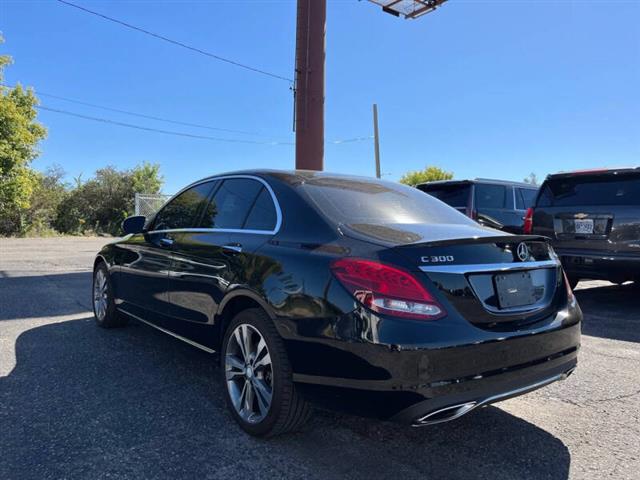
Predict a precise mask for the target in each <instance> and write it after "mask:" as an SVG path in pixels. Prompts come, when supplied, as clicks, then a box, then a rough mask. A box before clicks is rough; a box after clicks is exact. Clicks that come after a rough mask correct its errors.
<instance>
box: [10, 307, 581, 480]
mask: <svg viewBox="0 0 640 480" xmlns="http://www.w3.org/2000/svg"><path fill="white" fill-rule="evenodd" d="M214 362H215V358H214V356H212V355H208V354H206V353H204V352H201V351H199V350H196V349H193V348H192V347H189V346H188V345H186V344H182V343H181V342H179V341H177V340H175V339H173V338H171V337H168V336H165V335H163V334H161V333H159V332H156V331H155V330H152V329H150V328H148V327H146V326H143V325H140V324H138V323H132V324H130V325H129V326H128V327H127V328H124V329H118V330H102V329H99V328H97V327H95V325H94V324H93V320H91V319H89V318H87V319H82V320H72V321H66V322H61V323H56V324H50V325H46V326H42V327H38V328H34V329H32V330H29V331H26V332H24V333H22V334H21V335H20V336H19V337H18V339H17V344H16V366H15V368H14V369H13V371H12V372H11V373H10V374H9V375H8V376H6V377H2V378H0V430H1V432H2V434H1V435H0V452H1V454H0V478H7V479H11V478H21V479H27V478H62V477H65V478H104V477H107V476H108V477H111V478H122V477H127V478H166V477H171V478H223V477H224V478H230V477H233V476H238V477H241V478H252V477H257V478H285V477H286V478H289V477H290V478H301V477H304V478H331V479H334V478H427V477H428V478H469V477H472V478H491V479H499V478H505V479H513V478H546V479H566V478H567V477H568V473H569V465H570V454H569V451H568V449H567V447H566V446H565V445H564V444H563V443H562V442H561V441H560V440H559V439H558V438H556V437H554V436H553V435H551V434H549V433H548V432H546V431H545V430H542V429H540V428H538V427H536V426H535V425H533V424H531V423H528V422H526V421H524V420H522V419H520V418H517V417H515V416H512V415H510V414H508V413H506V412H504V411H502V410H500V409H498V408H494V407H489V408H487V409H484V410H481V411H478V412H475V413H474V414H471V415H470V416H468V417H466V418H463V419H461V420H459V421H457V422H454V423H450V424H444V425H441V426H434V427H430V428H423V429H412V428H410V427H405V426H400V425H395V424H388V423H382V422H377V421H371V420H365V419H360V418H356V417H350V416H346V415H339V414H334V413H330V412H318V413H317V414H316V416H315V417H314V420H312V422H311V424H310V425H309V426H308V428H307V429H306V430H305V431H304V432H302V433H298V434H294V435H289V436H284V437H279V438H275V439H272V440H257V439H253V438H250V437H248V436H246V435H245V434H244V433H242V432H241V431H240V430H239V428H238V427H237V426H236V425H235V424H234V422H233V420H232V419H231V417H230V415H229V414H228V413H227V411H226V407H225V405H224V401H223V397H222V387H221V386H220V385H219V384H218V383H214V382H213V381H212V379H214V378H216V376H217V375H219V373H220V372H219V370H218V369H217V368H216V367H215V365H214Z"/></svg>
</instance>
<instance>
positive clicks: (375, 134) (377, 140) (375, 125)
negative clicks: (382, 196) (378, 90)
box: [373, 103, 381, 178]
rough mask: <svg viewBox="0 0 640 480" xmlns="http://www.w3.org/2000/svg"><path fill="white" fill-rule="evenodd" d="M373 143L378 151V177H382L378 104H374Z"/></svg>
mask: <svg viewBox="0 0 640 480" xmlns="http://www.w3.org/2000/svg"><path fill="white" fill-rule="evenodd" d="M373 144H374V147H375V152H376V178H380V176H381V174H380V136H379V135H378V105H377V104H375V103H374V104H373Z"/></svg>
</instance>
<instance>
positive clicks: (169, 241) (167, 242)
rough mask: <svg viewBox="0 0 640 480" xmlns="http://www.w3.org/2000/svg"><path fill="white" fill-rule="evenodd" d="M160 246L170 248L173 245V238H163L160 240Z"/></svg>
mask: <svg viewBox="0 0 640 480" xmlns="http://www.w3.org/2000/svg"><path fill="white" fill-rule="evenodd" d="M160 244H161V245H162V246H164V247H170V246H171V245H173V238H167V237H164V238H161V239H160Z"/></svg>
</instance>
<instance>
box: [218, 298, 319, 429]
mask: <svg viewBox="0 0 640 480" xmlns="http://www.w3.org/2000/svg"><path fill="white" fill-rule="evenodd" d="M242 325H248V326H249V327H252V328H253V329H254V330H255V331H257V333H259V335H260V336H262V338H263V339H264V342H265V343H266V347H267V350H268V352H267V353H268V354H269V355H270V359H271V364H270V369H269V371H270V375H269V377H268V378H269V379H270V381H271V385H270V386H271V392H272V396H271V403H270V406H269V408H268V413H266V414H265V415H264V418H262V419H261V420H259V421H253V422H251V421H248V420H247V419H245V418H243V417H242V416H241V415H240V413H239V412H238V411H237V410H236V407H235V406H234V403H233V400H232V398H231V395H232V394H231V392H230V390H231V387H229V386H228V385H227V383H228V382H227V368H226V359H227V355H230V356H234V355H233V352H232V349H233V348H234V345H233V344H231V345H230V339H231V336H232V335H233V334H234V332H235V331H236V329H238V328H239V327H241V326H242ZM241 328H242V327H241ZM253 335H254V337H253V338H254V339H255V338H259V337H257V335H255V332H254V333H253ZM232 342H235V338H234V339H233V340H232ZM256 350H257V349H256ZM256 357H257V355H256ZM220 364H221V368H220V380H221V383H222V387H223V391H224V396H225V400H226V402H227V406H228V407H229V410H230V411H231V414H232V416H233V418H234V419H235V420H236V422H238V424H239V425H240V427H241V428H242V429H243V430H244V431H245V432H247V433H249V434H250V435H253V436H256V437H272V436H276V435H281V434H283V433H287V432H292V431H296V430H298V429H299V428H300V427H301V426H302V425H303V424H304V423H305V422H306V421H307V420H308V419H309V417H310V415H311V407H310V405H309V403H308V402H307V401H306V400H305V399H304V398H302V397H301V396H300V394H299V393H298V392H297V391H296V388H295V385H294V383H293V381H292V370H291V364H290V363H289V358H288V356H287V352H286V350H285V346H284V342H283V340H282V338H281V337H280V335H279V334H278V332H277V330H276V328H275V326H274V324H273V322H272V321H271V319H270V318H269V316H268V315H267V314H266V312H264V311H263V310H261V309H259V308H251V309H247V310H243V311H241V312H240V313H238V314H237V315H236V316H235V317H234V318H233V319H232V320H231V323H230V324H229V326H228V327H227V329H226V331H225V335H224V338H223V341H222V348H221V358H220ZM255 368H257V367H255ZM253 371H254V370H253V369H252V372H253ZM256 371H257V370H256ZM257 375H258V374H256V373H251V377H256V379H257ZM234 378H241V380H242V381H244V382H245V383H248V382H249V381H248V380H247V378H248V377H247V376H246V375H244V376H241V375H237V376H236V377H234ZM265 378H266V377H265ZM253 395H257V393H254V394H253ZM257 401H258V400H257V397H256V400H255V402H257ZM240 402H242V400H240ZM256 405H257V403H256Z"/></svg>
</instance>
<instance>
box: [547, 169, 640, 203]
mask: <svg viewBox="0 0 640 480" xmlns="http://www.w3.org/2000/svg"><path fill="white" fill-rule="evenodd" d="M582 205H587V206H589V205H640V175H634V174H631V175H600V176H595V175H589V176H575V177H567V178H557V179H551V180H547V181H546V182H545V183H544V185H543V186H542V192H541V194H540V199H539V200H538V206H539V207H570V206H582Z"/></svg>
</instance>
